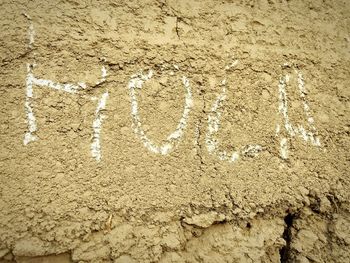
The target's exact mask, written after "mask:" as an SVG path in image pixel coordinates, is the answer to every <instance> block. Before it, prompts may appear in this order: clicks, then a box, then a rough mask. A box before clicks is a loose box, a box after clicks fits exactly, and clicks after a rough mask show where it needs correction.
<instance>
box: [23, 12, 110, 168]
mask: <svg viewBox="0 0 350 263" xmlns="http://www.w3.org/2000/svg"><path fill="white" fill-rule="evenodd" d="M24 15H25V16H26V17H27V18H28V19H29V21H30V24H29V30H28V36H29V43H28V45H29V47H30V48H31V47H32V45H33V44H34V36H35V31H34V27H33V24H32V23H31V19H30V17H29V16H28V15H27V14H24ZM34 66H35V64H29V63H28V64H27V77H26V100H25V104H24V107H25V112H26V116H27V125H28V131H27V132H26V133H25V135H24V140H23V144H24V145H27V144H28V143H30V142H32V141H35V140H37V136H36V135H35V133H36V131H37V125H36V119H35V115H34V112H33V107H32V100H33V99H34V95H33V86H34V85H36V86H39V87H48V88H51V89H55V90H59V91H63V92H67V93H77V92H78V91H80V90H84V89H86V88H87V85H86V84H85V83H84V82H78V83H77V84H71V83H66V84H61V83H57V82H54V81H52V80H48V79H41V78H36V77H35V76H34V74H33V72H32V70H33V68H34ZM106 77H107V69H106V68H105V66H102V69H101V79H100V80H99V81H97V83H96V84H101V83H102V82H104V81H105V80H106ZM89 98H90V99H91V100H96V98H95V97H89ZM107 98H108V91H106V92H105V93H103V94H102V97H101V99H100V100H99V102H98V105H97V109H96V112H95V120H94V122H93V124H92V128H93V141H92V144H91V153H92V156H93V157H94V158H95V159H96V160H97V161H100V160H101V144H100V134H101V127H102V121H103V119H104V118H105V116H104V115H103V114H102V112H103V110H104V109H105V107H106V101H107Z"/></svg>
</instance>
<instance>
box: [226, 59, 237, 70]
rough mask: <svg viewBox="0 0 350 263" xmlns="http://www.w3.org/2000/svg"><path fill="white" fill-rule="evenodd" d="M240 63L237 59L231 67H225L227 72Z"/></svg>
mask: <svg viewBox="0 0 350 263" xmlns="http://www.w3.org/2000/svg"><path fill="white" fill-rule="evenodd" d="M238 63H239V60H238V59H236V60H235V61H233V62H232V63H231V64H230V65H227V66H226V67H225V70H229V69H231V68H233V67H235V66H237V65H238Z"/></svg>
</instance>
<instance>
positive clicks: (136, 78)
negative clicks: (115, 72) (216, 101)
mask: <svg viewBox="0 0 350 263" xmlns="http://www.w3.org/2000/svg"><path fill="white" fill-rule="evenodd" d="M152 76H153V71H152V70H150V71H149V72H148V74H147V75H144V74H142V73H139V74H136V75H133V76H131V79H130V81H129V86H128V87H129V91H130V97H131V117H132V126H133V129H134V133H135V134H136V135H137V136H138V137H139V138H140V139H141V141H142V142H143V145H144V146H145V147H146V148H147V149H148V150H149V151H151V152H153V153H156V154H162V155H166V154H168V153H169V152H170V151H171V150H172V149H173V148H174V147H175V146H176V145H177V144H178V142H179V141H180V138H181V137H182V135H183V133H184V130H185V128H186V125H187V120H188V117H189V113H190V111H191V108H192V106H193V100H192V92H191V87H190V82H189V80H188V79H187V78H186V77H185V76H183V77H182V83H183V85H184V87H185V91H186V96H185V105H184V110H183V113H182V117H181V119H180V121H179V123H178V125H177V127H176V129H175V131H174V132H172V133H171V134H170V135H169V136H168V137H167V139H166V142H165V143H164V144H163V145H161V146H158V145H156V144H155V143H153V142H152V141H151V140H150V139H149V138H148V137H147V135H146V134H145V132H144V130H143V129H142V124H141V119H140V116H139V112H138V102H137V95H136V89H141V88H142V85H143V84H144V82H146V81H148V80H149V79H151V78H152Z"/></svg>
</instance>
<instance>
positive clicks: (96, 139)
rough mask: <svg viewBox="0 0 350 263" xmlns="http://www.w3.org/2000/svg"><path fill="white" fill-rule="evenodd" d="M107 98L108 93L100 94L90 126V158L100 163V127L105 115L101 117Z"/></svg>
mask: <svg viewBox="0 0 350 263" xmlns="http://www.w3.org/2000/svg"><path fill="white" fill-rule="evenodd" d="M107 98H108V91H106V92H105V93H103V94H102V96H101V98H100V100H99V101H98V105H97V108H96V112H95V120H94V122H93V124H92V129H93V131H94V133H93V136H92V144H91V154H92V157H93V158H95V159H96V161H98V162H99V161H101V142H100V138H101V129H102V128H101V127H102V122H103V119H104V118H105V115H103V111H104V110H105V109H106V103H107Z"/></svg>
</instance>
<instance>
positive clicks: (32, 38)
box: [28, 22, 35, 48]
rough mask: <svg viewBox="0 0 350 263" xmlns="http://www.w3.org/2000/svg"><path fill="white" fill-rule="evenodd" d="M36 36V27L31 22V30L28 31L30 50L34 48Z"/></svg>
mask: <svg viewBox="0 0 350 263" xmlns="http://www.w3.org/2000/svg"><path fill="white" fill-rule="evenodd" d="M34 36H35V31H34V26H33V24H32V22H30V24H29V30H28V38H29V43H28V46H29V48H32V47H33V44H34Z"/></svg>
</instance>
